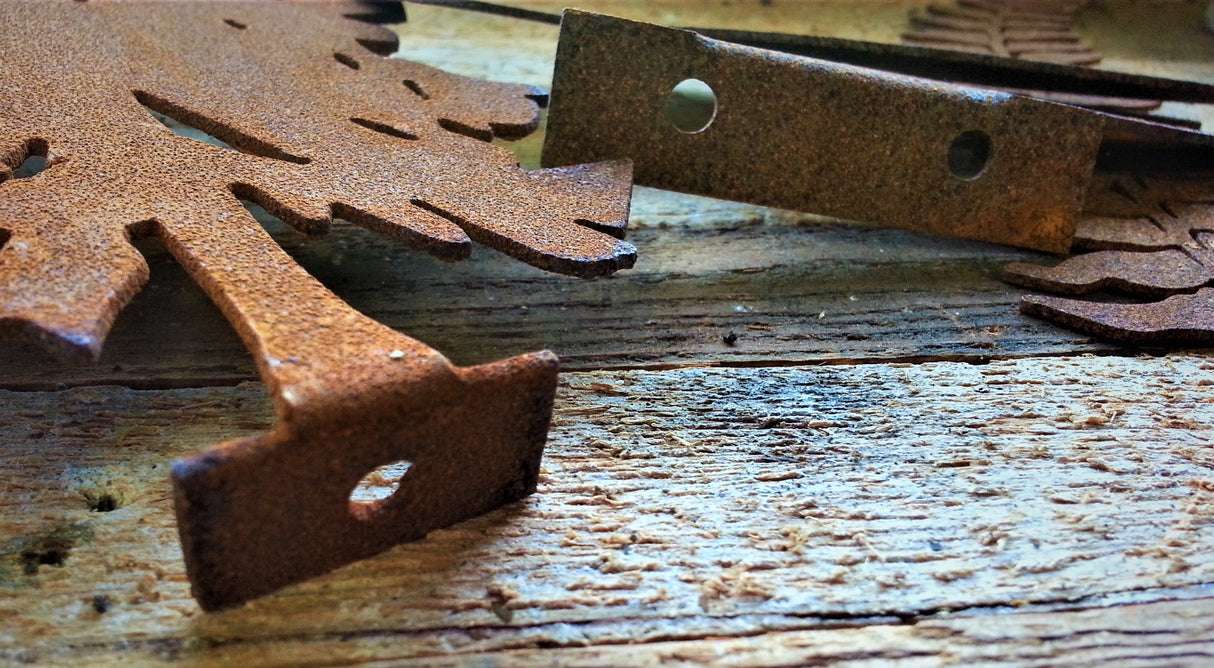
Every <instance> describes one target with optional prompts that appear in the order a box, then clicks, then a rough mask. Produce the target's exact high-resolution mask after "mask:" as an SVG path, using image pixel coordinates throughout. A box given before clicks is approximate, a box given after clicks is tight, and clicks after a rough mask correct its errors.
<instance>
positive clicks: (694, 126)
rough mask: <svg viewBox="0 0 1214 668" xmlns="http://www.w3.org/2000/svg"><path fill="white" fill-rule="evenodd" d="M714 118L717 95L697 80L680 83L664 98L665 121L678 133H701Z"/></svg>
mask: <svg viewBox="0 0 1214 668" xmlns="http://www.w3.org/2000/svg"><path fill="white" fill-rule="evenodd" d="M716 116H717V94H716V93H714V92H713V90H712V86H709V85H708V84H706V83H704V82H703V81H700V80H699V79H684V80H683V81H680V82H679V84H678V85H677V86H675V87H674V89H673V90H671V91H670V96H669V97H667V98H666V120H668V121H670V124H671V125H673V126H675V127H676V128H678V130H679V132H685V133H687V134H695V133H697V132H703V131H705V130H707V129H708V126H709V125H712V120H713V119H714V118H716Z"/></svg>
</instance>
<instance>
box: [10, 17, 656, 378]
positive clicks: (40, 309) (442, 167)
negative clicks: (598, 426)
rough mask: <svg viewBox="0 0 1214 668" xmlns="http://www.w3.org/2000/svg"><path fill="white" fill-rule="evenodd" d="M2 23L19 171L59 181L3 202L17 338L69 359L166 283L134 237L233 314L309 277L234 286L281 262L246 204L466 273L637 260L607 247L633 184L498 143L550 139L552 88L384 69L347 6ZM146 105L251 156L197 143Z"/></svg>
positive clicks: (36, 184) (603, 267)
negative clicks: (485, 262) (539, 91)
mask: <svg viewBox="0 0 1214 668" xmlns="http://www.w3.org/2000/svg"><path fill="white" fill-rule="evenodd" d="M0 11H2V12H3V19H4V29H3V30H2V31H0V39H3V53H4V54H6V57H5V63H4V68H3V72H0V119H2V122H0V157H3V160H0V162H2V163H3V164H5V165H7V166H8V167H7V169H10V170H11V169H14V168H16V167H17V166H18V165H20V164H21V163H22V160H23V159H24V158H25V157H26V156H27V155H29V154H33V153H39V154H45V155H47V157H48V158H49V162H50V164H51V165H52V166H51V167H50V168H49V169H47V170H46V171H45V172H44V173H41V174H38V175H37V176H35V177H33V178H30V179H23V180H11V181H10V182H8V183H4V184H3V185H2V186H0V229H3V230H4V231H5V234H6V235H7V236H8V237H9V239H8V241H7V243H6V245H5V247H4V249H3V251H0V306H2V307H3V311H0V330H6V331H8V332H10V333H12V332H23V333H25V334H28V335H31V336H34V337H37V338H38V339H40V340H41V341H43V342H44V343H45V344H46V345H48V347H50V348H51V349H52V350H54V351H56V352H58V353H60V354H63V355H69V356H70V355H75V356H77V357H81V356H84V357H95V356H96V354H97V353H98V351H99V349H100V344H101V341H102V339H103V338H104V335H105V333H106V331H107V329H108V327H109V324H110V322H111V321H112V319H113V316H114V314H115V313H116V312H117V310H118V309H119V308H121V306H122V305H123V304H125V303H126V301H127V300H129V299H130V297H131V296H132V294H133V293H134V292H135V291H136V290H137V289H138V286H139V285H140V284H142V283H143V282H144V280H146V272H147V270H146V267H145V266H144V264H143V261H142V259H141V258H139V257H138V254H137V253H135V251H134V250H133V249H132V248H131V247H130V245H129V244H128V243H127V237H128V236H129V234H130V230H129V229H128V228H129V227H130V226H131V225H136V224H138V225H139V226H140V229H146V230H154V231H155V233H156V234H158V235H160V236H162V237H163V238H164V239H165V241H166V243H168V244H169V246H170V247H171V248H174V249H175V252H177V253H178V257H179V259H180V260H181V261H183V263H185V264H186V266H187V267H188V268H190V270H191V271H192V272H193V273H194V274H195V278H196V279H197V280H198V281H199V282H200V283H201V284H202V285H203V286H204V287H206V288H208V290H210V291H211V292H212V293H213V296H215V297H217V299H219V301H221V302H222V296H221V295H218V294H217V293H218V292H219V291H221V288H220V286H228V287H230V286H231V285H232V284H233V282H234V281H241V280H246V281H247V280H251V279H252V278H254V277H258V276H265V275H266V273H267V271H268V270H270V269H273V268H277V267H280V266H282V265H284V264H285V263H287V262H288V261H287V259H286V258H285V257H284V256H280V255H279V252H278V251H276V250H265V251H264V253H266V254H265V255H263V259H261V260H258V259H257V258H253V257H250V258H249V260H250V261H249V266H248V267H245V268H243V269H241V270H239V271H238V270H236V269H233V270H232V273H231V274H227V273H226V271H225V267H227V266H228V265H230V264H231V263H230V262H227V261H225V257H227V256H228V255H229V254H230V255H232V256H233V257H235V256H239V254H240V253H242V252H244V251H246V250H247V249H249V248H251V247H254V246H256V247H258V248H264V249H270V248H271V246H273V244H272V242H270V241H269V239H268V237H267V236H265V234H264V233H263V232H261V231H260V229H259V228H258V226H257V224H256V223H255V222H253V220H252V219H251V218H250V217H249V216H248V215H247V214H246V213H245V212H244V210H243V209H242V207H241V206H240V203H239V202H238V201H237V197H240V198H244V199H249V200H253V201H254V202H256V203H257V204H260V205H262V206H263V207H265V208H266V209H267V210H269V211H270V212H271V213H273V214H275V215H277V216H278V217H280V218H282V219H283V220H284V221H286V222H287V223H289V224H291V225H292V226H294V227H296V228H297V229H300V230H301V231H304V232H308V233H313V234H315V233H323V232H325V231H326V230H327V229H328V226H329V221H330V220H331V219H332V217H333V216H334V215H336V216H339V217H343V218H346V219H349V220H350V221H351V222H354V223H356V224H359V225H362V226H364V227H367V228H370V229H373V230H375V231H376V232H379V233H381V234H384V235H386V236H389V237H393V238H396V239H399V240H401V241H402V242H404V243H406V244H409V245H411V246H413V247H415V248H419V249H422V250H425V251H427V252H429V253H432V254H434V255H435V256H437V257H440V258H443V259H448V260H452V259H458V258H461V257H466V256H467V255H468V253H469V252H470V250H471V240H476V241H479V242H481V243H484V244H487V245H490V246H493V247H495V248H497V249H499V250H501V251H503V252H506V253H509V254H511V255H513V256H515V257H517V258H519V259H521V260H523V261H525V262H528V263H530V264H534V265H536V266H538V267H541V268H544V269H548V270H552V271H558V272H564V273H570V274H574V275H581V276H593V275H602V274H605V273H611V272H613V271H615V270H617V269H620V268H622V267H627V266H629V265H630V264H631V263H632V261H633V258H634V257H635V250H634V249H633V248H632V246H631V245H629V244H627V243H626V242H623V241H620V240H618V239H616V238H613V237H612V236H609V235H608V234H602V233H600V232H601V231H606V232H609V233H610V234H611V235H614V236H622V235H623V226H624V223H625V220H626V211H627V205H628V192H627V169H626V168H624V167H621V166H618V165H617V166H597V167H585V168H581V169H576V170H567V171H551V170H550V171H540V172H527V171H524V170H521V169H519V168H518V166H517V163H516V161H515V159H514V157H513V156H512V155H511V154H510V152H509V151H506V150H504V149H502V148H499V147H496V146H493V145H491V144H489V143H487V142H486V141H483V140H487V139H491V138H492V137H495V136H499V137H519V136H521V135H524V134H526V133H528V132H530V131H531V130H533V129H534V128H535V126H536V124H537V122H538V111H537V108H536V104H535V102H534V101H533V100H532V99H530V98H531V97H532V96H534V94H535V91H533V90H531V89H529V88H527V87H525V86H517V85H504V84H494V83H489V82H482V81H476V80H472V79H468V78H466V77H460V76H454V75H450V74H447V73H445V72H442V71H440V70H437V69H434V68H431V67H427V66H424V65H420V64H415V63H410V62H407V61H404V60H397V59H386V58H382V57H380V56H379V55H377V54H376V53H373V52H372V51H371V50H369V49H368V48H367V46H365V45H366V44H372V45H375V44H379V45H383V44H384V42H385V40H389V39H391V37H392V35H391V33H388V32H387V31H386V30H384V29H382V28H378V27H374V26H369V25H366V24H362V23H358V22H356V21H351V20H348V19H345V18H343V17H342V16H341V14H340V10H339V8H337V7H334V6H332V5H330V4H321V5H313V4H310V3H298V4H296V3H291V7H290V8H289V9H288V8H284V7H277V6H274V5H271V4H269V3H250V4H243V3H216V4H212V3H170V4H161V3H133V4H130V5H128V4H125V3H114V4H99V5H85V6H76V7H72V6H70V5H59V3H53V4H52V6H49V7H41V6H39V4H38V3H34V4H29V5H27V4H26V3H5V6H3V7H2V8H0ZM30 34H37V35H39V37H38V39H37V40H30V39H29V35H30ZM18 54H20V56H18ZM419 91H421V93H419ZM141 105H142V106H141ZM144 107H147V108H150V109H151V110H153V111H155V112H159V113H161V114H165V115H167V116H170V117H173V118H175V119H177V120H179V121H181V122H183V123H186V124H188V125H192V126H195V127H197V128H200V129H201V130H203V131H205V132H207V133H209V134H211V135H214V136H215V137H218V138H219V139H222V140H224V141H225V142H227V143H228V144H229V145H231V147H232V148H234V149H236V151H225V150H221V149H218V148H216V147H214V146H210V145H207V144H203V143H200V142H194V141H189V140H186V139H182V138H180V137H177V136H175V135H173V134H172V133H171V132H170V131H169V130H167V129H166V128H164V127H162V126H161V125H160V124H159V123H156V122H155V121H154V120H153V118H152V117H151V116H150V115H149V111H148V109H145V108H144ZM0 176H3V174H2V173H0ZM621 176H622V177H623V179H622V180H621ZM591 227H593V228H595V230H598V231H595V230H592V229H590V228H591ZM187 239H188V240H189V245H188V247H187V246H185V245H184V244H185V242H186V240H187ZM191 255H194V256H197V257H193V258H192V257H190V256H191ZM204 255H205V256H211V257H209V259H203V257H202V256H204ZM221 274H223V275H222V276H221Z"/></svg>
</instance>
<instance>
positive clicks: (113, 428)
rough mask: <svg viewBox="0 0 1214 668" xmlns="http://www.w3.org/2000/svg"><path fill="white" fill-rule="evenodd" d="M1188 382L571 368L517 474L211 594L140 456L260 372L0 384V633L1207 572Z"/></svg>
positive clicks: (724, 601)
mask: <svg viewBox="0 0 1214 668" xmlns="http://www.w3.org/2000/svg"><path fill="white" fill-rule="evenodd" d="M1210 385H1214V363H1212V362H1211V361H1210V360H1209V359H1208V358H1206V357H1204V356H1184V355H1177V356H1170V357H1164V358H1122V357H1106V358H1091V357H1081V358H1048V359H1024V360H1013V361H1004V362H993V363H991V364H987V365H973V364H966V363H957V362H940V363H929V364H915V365H891V364H876V365H858V366H827V367H801V368H760V369H730V370H722V369H680V370H671V371H663V372H646V371H617V372H610V373H571V374H567V375H566V377H565V383H564V385H563V387H562V390H561V396H560V398H559V400H558V409H557V414H556V417H555V420H554V426H553V431H552V435H551V440H550V444H549V447H548V452H547V455H546V457H545V465H544V470H543V473H542V476H541V483H540V490H539V492H538V493H537V494H536V495H535V496H534V497H531V498H529V499H527V500H526V501H524V502H520V503H518V504H515V505H513V506H511V507H508V508H506V509H503V510H502V511H499V512H496V513H493V514H491V515H489V516H486V517H484V518H481V519H478V520H474V521H471V522H468V523H465V524H462V525H460V526H458V527H456V528H454V529H451V530H444V531H437V532H434V533H432V534H431V535H430V536H428V537H427V538H426V539H425V540H423V541H420V542H417V543H413V544H409V545H403V546H400V547H398V548H395V549H393V550H391V551H389V552H387V553H385V554H383V555H381V556H379V557H376V558H372V559H369V560H367V561H365V562H361V563H359V564H355V565H352V566H350V567H347V568H343V569H341V570H340V571H337V572H335V573H333V574H331V575H328V576H325V577H321V578H318V579H316V580H314V581H311V582H308V583H305V584H303V585H299V586H296V587H292V588H289V589H287V590H284V591H283V592H281V593H279V594H276V595H272V596H270V597H267V598H265V599H262V600H259V601H256V602H254V603H252V604H250V605H248V606H245V607H244V608H241V609H238V610H234V611H231V612H225V613H222V614H215V615H202V614H200V613H199V612H198V610H197V607H196V606H195V604H194V603H193V601H192V599H190V598H189V596H188V591H187V584H186V582H185V578H184V573H183V567H182V564H181V562H180V553H179V548H178V547H177V544H176V540H175V535H174V531H173V522H172V514H171V507H170V505H171V504H170V503H169V501H168V498H167V495H166V494H165V493H164V489H165V485H164V479H165V477H166V473H167V470H166V467H167V466H168V464H169V462H170V461H171V460H172V459H173V458H175V457H178V456H181V455H183V454H186V453H189V452H191V451H193V450H195V449H197V448H200V447H206V446H208V445H209V444H211V443H214V442H216V441H218V440H221V439H225V438H233V437H238V436H241V435H245V434H247V433H250V432H252V431H258V430H263V429H265V428H267V427H268V426H269V422H270V420H271V419H272V418H271V415H272V414H271V412H270V410H269V406H268V404H267V402H266V401H265V400H264V398H263V391H262V388H260V387H259V386H258V385H256V384H246V385H242V386H239V387H236V388H203V389H183V390H164V391H134V390H129V389H123V388H78V389H74V390H69V391H66V392H36V393H17V392H4V396H3V400H4V405H5V406H6V407H8V408H6V411H8V412H9V413H10V415H13V416H19V417H22V418H23V419H22V420H20V421H6V423H5V424H6V426H4V427H0V442H3V443H5V446H4V447H3V449H2V450H0V456H2V457H3V460H2V462H0V464H2V466H0V471H3V473H2V474H0V476H2V479H0V485H3V488H4V489H5V490H7V492H6V494H5V496H4V497H3V506H2V507H0V535H4V536H10V537H11V538H9V539H7V540H6V542H5V544H4V546H3V547H2V548H0V554H2V555H3V556H2V557H0V558H2V559H3V561H2V562H0V563H2V564H3V567H4V568H3V570H2V571H0V572H2V573H3V581H2V582H0V587H2V590H3V591H4V592H5V596H4V598H3V599H0V619H3V620H4V622H5V623H4V627H3V628H4V629H5V630H4V631H3V632H0V648H3V649H2V650H0V652H2V653H0V657H7V658H9V659H14V660H15V659H20V658H22V657H26V658H30V659H34V660H37V661H40V662H43V661H45V662H51V663H56V662H58V663H65V664H70V663H79V662H81V661H82V660H85V659H87V660H88V661H89V662H92V663H97V664H101V663H104V662H105V661H106V660H109V659H113V660H117V659H122V660H127V659H130V658H132V657H140V658H143V659H147V660H152V659H155V658H156V657H157V656H159V654H160V653H162V652H167V655H166V656H168V657H169V658H191V657H193V658H206V659H211V660H219V659H223V660H224V661H230V662H233V664H234V665H235V664H239V665H288V664H293V663H296V662H297V661H298V660H300V659H302V658H304V657H306V656H309V655H315V656H316V657H317V660H316V662H317V664H318V665H323V664H324V663H325V662H329V661H331V660H332V659H333V657H335V656H337V655H338V654H340V653H345V652H355V653H357V654H358V655H359V656H362V657H363V658H368V659H370V658H392V659H397V658H406V657H410V656H418V657H420V656H428V655H432V654H439V653H448V652H459V653H463V652H486V651H497V650H502V649H511V648H525V647H546V646H552V645H556V646H566V645H568V646H578V645H603V644H614V643H621V642H634V643H635V642H657V641H670V640H680V639H683V640H692V639H696V638H702V637H704V636H706V635H714V636H715V635H732V636H750V635H754V634H762V633H767V632H769V631H797V630H800V631H804V630H807V629H809V630H815V629H816V630H821V628H822V627H826V628H828V629H829V627H831V626H832V625H838V624H840V623H843V622H846V624H847V625H850V626H856V625H861V626H868V625H870V624H871V623H876V624H877V625H878V626H883V625H884V626H889V625H890V624H891V623H892V622H893V621H894V620H897V621H898V622H899V624H898V625H897V626H898V627H899V628H900V627H902V626H905V623H904V622H905V621H906V620H908V619H910V620H920V619H921V618H927V617H931V616H933V615H936V614H938V613H940V612H941V611H949V610H957V611H971V612H972V611H974V610H975V609H994V610H998V609H1000V608H1001V607H1004V606H1024V605H1057V604H1083V603H1084V602H1087V603H1088V604H1091V603H1092V602H1093V601H1098V600H1100V599H1102V597H1108V596H1111V595H1119V596H1122V597H1123V598H1122V599H1121V600H1123V601H1129V602H1152V601H1159V600H1165V599H1167V598H1169V597H1171V596H1174V594H1170V593H1169V592H1170V591H1171V589H1169V588H1178V587H1187V588H1194V587H1197V588H1198V589H1197V590H1195V591H1197V594H1198V595H1205V596H1208V595H1209V594H1208V593H1206V594H1202V593H1201V592H1204V591H1205V590H1204V589H1202V588H1201V585H1204V584H1205V583H1208V582H1210V581H1211V574H1212V573H1214V549H1212V548H1214V534H1211V533H1210V532H1209V531H1208V530H1207V529H1208V527H1209V526H1210V523H1211V521H1214V459H1212V458H1211V456H1210V440H1209V439H1210V435H1211V426H1210V425H1211V424H1214V420H1212V419H1211V414H1212V413H1211V408H1210V405H1211V401H1214V400H1212V399H1211V398H1210V396H1209V392H1208V387H1209V386H1210ZM1160 397H1163V398H1166V403H1160V402H1159V401H1156V400H1155V398H1160ZM105 491H108V492H109V493H111V494H112V495H113V496H114V497H115V498H117V499H121V504H120V505H121V507H119V508H118V509H116V510H113V511H111V512H105V513H101V512H95V511H90V510H89V508H88V504H89V501H88V497H89V495H91V496H92V497H93V498H96V496H97V495H98V493H99V492H105ZM57 540H58V541H59V542H56V541H57ZM64 544H70V545H69V547H66V548H65V547H63V545H64ZM48 546H49V547H48ZM56 546H58V547H56ZM52 548H53V549H57V550H59V551H60V554H58V555H57V556H56V555H55V554H52V555H51V557H50V558H49V560H51V561H53V560H55V559H58V560H59V561H60V562H61V563H60V564H59V565H55V564H53V563H39V561H45V560H44V559H43V555H44V554H45V553H47V552H49V551H53V549H52ZM39 550H42V551H41V552H39ZM98 596H103V597H105V601H106V604H105V605H104V606H103V607H105V608H106V611H105V612H98V605H97V603H96V602H95V601H96V597H98ZM1105 600H1106V602H1107V600H1108V599H1105ZM1001 614H1002V613H1001ZM891 618H892V619H891ZM1118 623H1120V622H1118ZM1194 623H1195V624H1197V623H1198V622H1194ZM1200 623H1201V624H1208V620H1206V621H1201V622H1200ZM1030 628H1031V626H1030ZM1199 628H1200V627H1194V628H1192V629H1188V627H1185V628H1179V629H1177V632H1178V633H1181V634H1182V635H1183V634H1186V633H1189V632H1190V631H1192V632H1193V633H1197V632H1198V629H1199ZM132 629H137V633H132ZM1186 629H1187V630H1186ZM869 632H870V633H876V634H880V633H881V631H880V630H879V629H877V630H870V631H869ZM905 632H906V631H905V630H901V631H897V633H905ZM969 632H970V631H965V630H962V631H959V633H961V634H962V635H963V636H964V634H965V633H969ZM932 633H938V632H936V631H933V632H932ZM797 637H799V636H787V637H786V638H785V639H784V640H777V641H773V642H774V644H773V647H778V646H779V645H780V643H784V642H786V641H787V643H794V644H795V642H798V641H796V638H797ZM739 642H742V641H739ZM840 642H842V641H840ZM1009 642H1010V641H1009ZM1186 642H1187V641H1186ZM338 647H341V648H343V649H342V651H341V652H338V650H337V648H338ZM941 647H943V646H941ZM650 649H651V650H652V651H658V650H655V649H652V648H650ZM702 649H703V648H702ZM647 651H650V650H647ZM756 651H758V650H757V649H756ZM814 651H818V650H816V649H815V650H814ZM282 653H285V654H282ZM364 654H365V655H364ZM284 656H285V657H286V658H283V657H284ZM571 656H573V658H576V656H575V655H571ZM594 656H597V655H595V654H593V653H590V654H586V655H585V657H594ZM655 656H656V655H655ZM107 657H109V659H107ZM292 657H294V658H292ZM321 657H327V658H324V659H323V660H322V658H321ZM613 657H614V655H611V654H606V655H603V656H602V660H603V661H604V662H606V663H612V662H614V658H613ZM836 658H847V657H846V656H845V655H844V654H840V655H838V656H836ZM756 659H757V656H756ZM521 660H522V659H520V661H521ZM587 660H589V659H587ZM592 662H593V661H592Z"/></svg>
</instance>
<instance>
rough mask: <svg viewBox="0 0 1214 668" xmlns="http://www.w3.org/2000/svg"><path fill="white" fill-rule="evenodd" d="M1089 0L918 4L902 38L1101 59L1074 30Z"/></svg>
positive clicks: (997, 51)
mask: <svg viewBox="0 0 1214 668" xmlns="http://www.w3.org/2000/svg"><path fill="white" fill-rule="evenodd" d="M1085 4H1087V2H1086V0H960V2H958V3H957V4H956V5H938V4H932V5H928V6H927V7H926V8H925V9H923V10H912V13H911V19H910V22H911V31H910V32H907V33H904V34H903V35H902V41H904V42H906V43H908V44H914V45H917V46H930V47H938V48H946V49H954V50H958V51H970V52H974V53H988V54H992V55H996V56H1010V57H1015V58H1024V59H1026V60H1037V61H1044V62H1050V63H1059V64H1066V65H1095V64H1096V63H1098V62H1100V54H1099V53H1096V52H1095V51H1092V50H1091V49H1089V48H1088V47H1087V46H1084V44H1083V43H1082V42H1081V41H1080V39H1079V36H1078V35H1077V34H1075V32H1074V29H1073V28H1074V22H1075V13H1076V12H1077V11H1078V10H1079V9H1080V8H1081V7H1083V6H1084V5H1085Z"/></svg>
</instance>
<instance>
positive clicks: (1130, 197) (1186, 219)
mask: <svg viewBox="0 0 1214 668" xmlns="http://www.w3.org/2000/svg"><path fill="white" fill-rule="evenodd" d="M1074 250H1076V251H1077V252H1079V253H1080V254H1077V255H1074V256H1072V257H1070V258H1067V259H1066V260H1064V261H1063V262H1061V263H1060V264H1058V265H1056V266H1053V267H1044V266H1038V265H1032V264H1025V263H1015V264H1011V265H1008V266H1007V267H1006V268H1005V270H1004V276H1005V278H1006V279H1007V280H1008V281H1009V282H1012V283H1015V284H1017V285H1023V286H1025V287H1029V288H1033V289H1035V290H1041V291H1045V292H1052V293H1055V294H1058V295H1068V297H1058V296H1045V295H1030V296H1026V297H1024V298H1023V299H1022V300H1021V303H1020V309H1021V311H1023V312H1024V313H1027V314H1029V315H1034V316H1037V317H1041V318H1045V319H1048V320H1052V321H1055V322H1058V323H1061V324H1064V325H1067V326H1069V327H1072V328H1074V329H1078V330H1080V331H1083V332H1087V333H1090V334H1094V335H1096V336H1100V337H1102V338H1106V339H1111V340H1115V341H1120V342H1125V343H1132V344H1209V343H1214V289H1211V288H1210V287H1209V286H1210V285H1212V284H1214V174H1209V173H1207V174H1189V175H1186V176H1185V177H1183V178H1180V177H1170V178H1165V177H1161V176H1153V177H1144V176H1127V175H1113V176H1107V177H1103V178H1101V179H1099V180H1098V181H1097V182H1096V183H1095V184H1094V187H1093V189H1092V192H1091V194H1090V195H1089V197H1088V200H1087V203H1086V204H1085V214H1084V218H1083V220H1082V222H1081V223H1080V225H1079V228H1078V230H1077V231H1076V234H1075V246H1074ZM1097 293H1105V294H1114V295H1125V296H1130V297H1133V298H1138V299H1153V300H1158V301H1153V302H1146V303H1118V302H1109V301H1097V300H1094V299H1093V300H1087V299H1075V298H1074V297H1076V296H1082V295H1094V294H1097Z"/></svg>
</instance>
